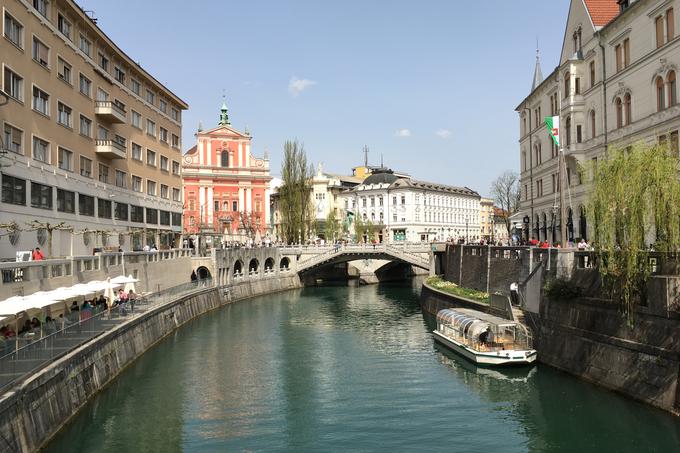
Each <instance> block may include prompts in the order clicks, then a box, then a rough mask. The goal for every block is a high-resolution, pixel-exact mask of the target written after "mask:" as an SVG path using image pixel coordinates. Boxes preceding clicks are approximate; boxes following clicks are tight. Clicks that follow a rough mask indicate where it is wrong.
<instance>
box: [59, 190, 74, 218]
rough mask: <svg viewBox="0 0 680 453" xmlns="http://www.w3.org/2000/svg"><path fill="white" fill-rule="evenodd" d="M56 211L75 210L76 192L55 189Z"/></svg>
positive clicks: (70, 211)
mask: <svg viewBox="0 0 680 453" xmlns="http://www.w3.org/2000/svg"><path fill="white" fill-rule="evenodd" d="M57 211H59V212H68V213H71V214H73V213H75V212H76V193H75V192H71V191H69V190H64V189H57Z"/></svg>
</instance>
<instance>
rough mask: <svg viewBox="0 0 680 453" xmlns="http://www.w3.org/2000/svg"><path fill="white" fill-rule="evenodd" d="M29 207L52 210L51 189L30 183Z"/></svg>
mask: <svg viewBox="0 0 680 453" xmlns="http://www.w3.org/2000/svg"><path fill="white" fill-rule="evenodd" d="M31 207H33V208H40V209H52V187H51V186H45V185H43V184H38V183H37V182H31Z"/></svg>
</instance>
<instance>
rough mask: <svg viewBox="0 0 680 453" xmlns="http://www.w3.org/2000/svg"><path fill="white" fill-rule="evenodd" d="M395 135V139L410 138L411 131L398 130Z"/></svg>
mask: <svg viewBox="0 0 680 453" xmlns="http://www.w3.org/2000/svg"><path fill="white" fill-rule="evenodd" d="M395 135H396V136H397V137H410V136H411V131H410V130H408V129H399V130H398V131H397V133H396V134H395Z"/></svg>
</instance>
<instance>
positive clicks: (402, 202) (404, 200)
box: [401, 195, 406, 204]
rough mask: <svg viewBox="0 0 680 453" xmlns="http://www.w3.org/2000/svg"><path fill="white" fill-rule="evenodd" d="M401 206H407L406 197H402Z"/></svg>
mask: <svg viewBox="0 0 680 453" xmlns="http://www.w3.org/2000/svg"><path fill="white" fill-rule="evenodd" d="M401 204H406V196H405V195H402V196H401Z"/></svg>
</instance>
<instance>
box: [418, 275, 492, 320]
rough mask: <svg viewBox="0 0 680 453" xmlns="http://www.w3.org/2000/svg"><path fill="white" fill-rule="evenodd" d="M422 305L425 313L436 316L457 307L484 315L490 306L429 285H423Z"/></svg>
mask: <svg viewBox="0 0 680 453" xmlns="http://www.w3.org/2000/svg"><path fill="white" fill-rule="evenodd" d="M420 305H421V307H422V308H423V311H425V312H427V313H429V314H431V315H435V316H436V315H437V312H438V311H439V310H443V309H445V308H456V307H461V308H471V309H473V310H479V311H481V312H484V313H488V312H489V306H488V305H487V304H483V303H481V302H476V301H474V300H469V299H465V298H462V297H456V296H454V295H452V294H448V293H445V292H443V291H439V290H438V289H436V288H433V287H431V286H430V285H428V284H427V283H423V288H422V289H421V291H420Z"/></svg>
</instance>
